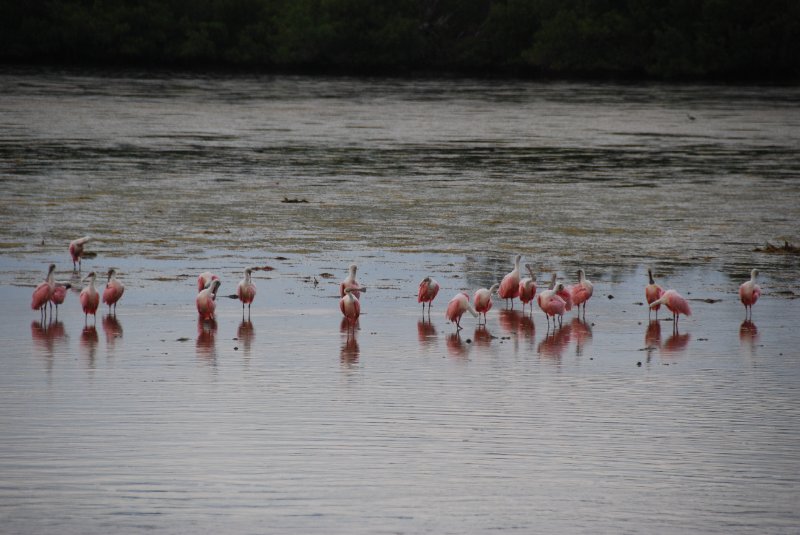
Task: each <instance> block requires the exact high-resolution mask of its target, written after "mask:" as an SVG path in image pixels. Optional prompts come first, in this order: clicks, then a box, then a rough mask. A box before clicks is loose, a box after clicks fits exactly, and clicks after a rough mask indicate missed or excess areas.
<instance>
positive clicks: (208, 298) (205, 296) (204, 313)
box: [195, 279, 222, 320]
mask: <svg viewBox="0 0 800 535" xmlns="http://www.w3.org/2000/svg"><path fill="white" fill-rule="evenodd" d="M220 284H222V283H221V282H219V279H214V280H212V281H211V284H209V285H208V288H203V289H202V290H201V291H200V293H198V294H197V299H196V300H195V304H196V305H197V313H198V314H200V319H201V320H213V319H214V310H215V309H216V308H217V304H216V303H215V300H216V298H217V290H219V285H220Z"/></svg>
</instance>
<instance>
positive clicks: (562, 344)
mask: <svg viewBox="0 0 800 535" xmlns="http://www.w3.org/2000/svg"><path fill="white" fill-rule="evenodd" d="M571 340H572V326H571V325H564V326H563V327H561V328H560V329H557V330H555V331H552V332H549V333H548V334H547V335H546V336H545V337H544V339H542V341H541V342H539V345H538V347H537V348H536V351H537V353H538V354H539V355H540V356H542V357H545V358H548V359H552V360H554V361H556V362H560V361H561V356H562V355H563V354H564V350H565V349H566V348H567V346H568V345H569V343H570V341H571Z"/></svg>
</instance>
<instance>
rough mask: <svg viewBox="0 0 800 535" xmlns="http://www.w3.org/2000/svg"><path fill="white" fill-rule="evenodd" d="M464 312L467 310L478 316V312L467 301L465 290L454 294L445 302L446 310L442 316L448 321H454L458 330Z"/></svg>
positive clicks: (467, 295) (467, 296)
mask: <svg viewBox="0 0 800 535" xmlns="http://www.w3.org/2000/svg"><path fill="white" fill-rule="evenodd" d="M464 312H469V313H470V314H472V315H473V316H474V317H476V318H477V317H478V312H477V311H476V310H475V309H474V308H473V307H472V305H471V304H470V302H469V294H468V293H467V292H461V293H459V294H456V296H455V297H453V298H452V299H451V300H450V302H449V303H447V310H446V311H445V313H444V317H445V318H447V320H448V321H452V322H453V323H455V324H456V331H460V330H461V328H462V327H461V316H463V315H464Z"/></svg>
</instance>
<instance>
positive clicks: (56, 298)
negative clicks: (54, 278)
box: [50, 282, 72, 318]
mask: <svg viewBox="0 0 800 535" xmlns="http://www.w3.org/2000/svg"><path fill="white" fill-rule="evenodd" d="M70 288H72V285H71V284H70V283H68V282H57V283H56V288H55V290H53V295H51V296H50V302H51V303H53V304H54V305H55V306H56V318H57V317H58V305H60V304H62V303H63V302H64V299H66V298H67V290H69V289H70Z"/></svg>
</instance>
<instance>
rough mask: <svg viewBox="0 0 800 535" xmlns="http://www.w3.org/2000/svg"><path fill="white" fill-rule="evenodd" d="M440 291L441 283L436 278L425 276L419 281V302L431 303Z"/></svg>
mask: <svg viewBox="0 0 800 535" xmlns="http://www.w3.org/2000/svg"><path fill="white" fill-rule="evenodd" d="M438 293H439V283H438V282H436V280H434V279H432V278H430V277H425V278H424V279H422V282H420V283H419V291H418V292H417V303H431V302H432V301H433V300H434V299H435V298H436V296H437V295H438Z"/></svg>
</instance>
